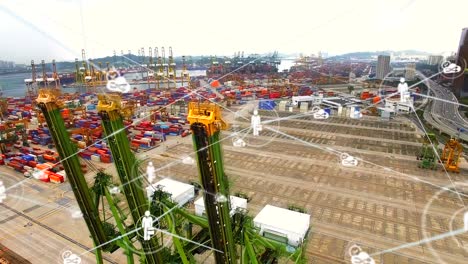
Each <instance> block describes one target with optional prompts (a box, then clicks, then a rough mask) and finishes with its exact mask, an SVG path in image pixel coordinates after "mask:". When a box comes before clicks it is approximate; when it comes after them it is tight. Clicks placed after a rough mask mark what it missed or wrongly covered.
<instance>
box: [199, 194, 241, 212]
mask: <svg viewBox="0 0 468 264" xmlns="http://www.w3.org/2000/svg"><path fill="white" fill-rule="evenodd" d="M230 199H231V212H229V214H230V215H231V216H232V215H234V213H235V212H236V209H237V208H242V209H244V210H247V199H244V198H240V197H237V196H232V195H231V197H230ZM204 213H205V202H204V200H203V196H202V197H200V198H198V199H197V200H196V201H195V214H196V215H198V216H202V215H203V214H204Z"/></svg>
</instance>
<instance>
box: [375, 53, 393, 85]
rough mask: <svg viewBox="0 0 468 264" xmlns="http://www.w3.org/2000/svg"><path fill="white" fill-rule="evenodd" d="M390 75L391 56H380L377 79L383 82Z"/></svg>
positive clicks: (378, 58)
mask: <svg viewBox="0 0 468 264" xmlns="http://www.w3.org/2000/svg"><path fill="white" fill-rule="evenodd" d="M388 73H390V56H388V55H379V56H378V57H377V72H376V75H375V78H377V79H379V80H383V79H384V78H385V76H387V74H388Z"/></svg>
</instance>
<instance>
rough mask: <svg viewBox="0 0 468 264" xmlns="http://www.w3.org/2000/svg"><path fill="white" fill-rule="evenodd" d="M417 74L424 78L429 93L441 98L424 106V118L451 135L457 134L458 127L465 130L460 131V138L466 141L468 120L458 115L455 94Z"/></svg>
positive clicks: (467, 138)
mask: <svg viewBox="0 0 468 264" xmlns="http://www.w3.org/2000/svg"><path fill="white" fill-rule="evenodd" d="M417 75H418V77H420V78H421V79H423V80H425V81H424V83H425V84H426V85H427V87H428V88H429V89H430V91H431V93H432V94H433V95H434V96H435V97H437V98H439V99H441V100H432V103H431V104H430V105H429V107H427V108H426V111H425V113H424V119H426V121H427V122H428V123H430V124H431V125H433V126H435V127H437V128H438V129H440V130H441V131H442V132H445V133H447V134H449V135H451V136H457V135H458V129H459V128H463V129H464V130H465V132H461V133H460V138H461V139H463V140H465V141H468V134H467V131H468V121H467V120H466V119H464V118H463V117H462V116H461V115H460V112H459V111H458V108H459V106H458V100H457V98H456V97H455V95H454V94H453V93H452V92H451V91H450V90H448V89H447V88H445V87H443V86H441V85H439V84H438V83H436V82H435V81H433V80H431V79H428V78H427V77H426V76H424V75H423V74H422V73H421V72H418V73H417Z"/></svg>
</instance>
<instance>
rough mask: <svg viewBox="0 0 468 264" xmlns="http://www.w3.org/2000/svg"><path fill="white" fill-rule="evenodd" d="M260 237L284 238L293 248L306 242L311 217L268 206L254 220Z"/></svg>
mask: <svg viewBox="0 0 468 264" xmlns="http://www.w3.org/2000/svg"><path fill="white" fill-rule="evenodd" d="M254 225H255V226H256V227H258V228H260V235H262V236H270V237H283V238H284V239H285V240H287V243H288V244H289V245H291V246H293V247H297V246H299V245H300V244H301V243H302V241H303V240H304V237H305V235H306V234H307V231H308V230H309V225H310V215H309V214H303V213H299V212H295V211H291V210H287V209H284V208H280V207H276V206H272V205H269V204H267V205H266V206H265V207H263V209H262V211H260V213H258V215H257V216H256V217H255V218H254Z"/></svg>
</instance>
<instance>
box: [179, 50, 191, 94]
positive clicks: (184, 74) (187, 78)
mask: <svg viewBox="0 0 468 264" xmlns="http://www.w3.org/2000/svg"><path fill="white" fill-rule="evenodd" d="M180 79H181V80H182V86H184V80H185V81H187V86H188V87H190V75H189V72H188V71H187V65H186V64H185V56H182V73H181V74H180Z"/></svg>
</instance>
